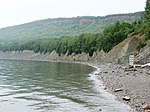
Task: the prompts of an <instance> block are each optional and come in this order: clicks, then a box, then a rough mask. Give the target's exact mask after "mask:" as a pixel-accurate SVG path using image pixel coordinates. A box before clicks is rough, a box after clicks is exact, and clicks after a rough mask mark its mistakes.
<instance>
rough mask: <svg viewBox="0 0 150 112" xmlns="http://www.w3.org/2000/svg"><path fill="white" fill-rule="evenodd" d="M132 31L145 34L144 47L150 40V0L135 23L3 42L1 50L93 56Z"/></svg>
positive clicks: (0, 46) (119, 23)
mask: <svg viewBox="0 0 150 112" xmlns="http://www.w3.org/2000/svg"><path fill="white" fill-rule="evenodd" d="M131 33H134V34H139V33H140V34H145V39H144V40H143V41H142V42H141V43H140V44H141V46H142V47H143V46H145V45H146V44H147V42H148V40H150V0H147V2H146V7H145V12H144V14H143V16H142V18H141V20H139V21H135V22H133V23H128V22H119V21H118V22H116V23H115V24H113V25H110V26H108V27H107V28H105V29H104V31H103V32H102V33H97V34H92V33H82V34H80V35H79V36H62V37H60V38H51V39H36V40H32V41H24V42H22V41H20V42H11V43H3V44H0V50H1V51H23V50H33V51H34V52H35V53H38V52H40V53H51V52H52V51H54V50H55V51H56V52H57V53H58V54H59V55H61V54H66V53H67V55H71V54H72V53H75V54H80V53H82V52H85V53H89V55H90V56H92V55H93V52H95V51H97V50H99V51H100V50H104V51H105V52H109V51H110V50H111V49H112V48H113V47H114V46H116V45H117V44H119V43H120V42H122V41H123V40H124V39H126V38H127V37H128V35H129V34H131Z"/></svg>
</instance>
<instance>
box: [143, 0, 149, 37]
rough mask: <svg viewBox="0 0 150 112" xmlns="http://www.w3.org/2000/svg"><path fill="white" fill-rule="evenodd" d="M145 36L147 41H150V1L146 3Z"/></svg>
mask: <svg viewBox="0 0 150 112" xmlns="http://www.w3.org/2000/svg"><path fill="white" fill-rule="evenodd" d="M144 23H145V34H146V40H148V39H150V0H147V1H146V7H145V12H144Z"/></svg>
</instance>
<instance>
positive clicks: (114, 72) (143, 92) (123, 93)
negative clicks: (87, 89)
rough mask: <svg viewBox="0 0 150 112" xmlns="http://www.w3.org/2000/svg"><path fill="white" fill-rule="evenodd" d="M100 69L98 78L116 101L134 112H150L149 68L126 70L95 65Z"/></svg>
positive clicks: (124, 67) (119, 67)
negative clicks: (126, 105) (128, 106)
mask: <svg viewBox="0 0 150 112" xmlns="http://www.w3.org/2000/svg"><path fill="white" fill-rule="evenodd" d="M96 66H97V67H99V68H100V69H101V72H100V73H99V74H96V75H97V76H98V78H99V79H100V80H101V81H103V85H104V86H105V88H106V89H107V90H108V91H109V92H111V93H112V94H114V95H116V96H117V98H118V100H119V101H121V102H124V103H126V104H128V105H130V106H131V108H133V109H134V111H135V112H150V110H147V109H144V108H145V107H146V106H149V105H150V75H149V74H148V73H147V72H149V70H150V68H135V69H134V68H128V67H127V66H123V65H118V64H111V63H107V64H100V63H97V65H96Z"/></svg>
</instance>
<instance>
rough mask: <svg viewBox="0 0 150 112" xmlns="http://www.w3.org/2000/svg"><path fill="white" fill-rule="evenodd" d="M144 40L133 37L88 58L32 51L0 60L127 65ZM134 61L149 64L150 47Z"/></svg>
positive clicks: (5, 55)
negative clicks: (138, 44) (93, 62)
mask: <svg viewBox="0 0 150 112" xmlns="http://www.w3.org/2000/svg"><path fill="white" fill-rule="evenodd" d="M143 38H144V36H143V35H134V36H131V37H129V38H127V39H126V40H124V41H123V42H121V43H120V44H118V45H117V46H115V47H114V48H113V49H112V50H111V51H110V52H108V53H105V52H104V51H103V50H101V51H96V52H94V53H93V56H92V57H90V56H89V55H88V54H86V53H81V54H72V55H69V56H68V55H67V53H66V54H64V55H61V56H59V55H58V54H57V53H56V51H52V52H51V53H46V54H41V53H34V52H33V51H28V50H24V51H16V52H15V51H10V52H0V59H21V60H43V61H44V60H53V61H98V62H114V63H123V64H127V63H128V57H129V55H130V54H131V53H132V52H137V50H136V46H137V43H138V42H139V41H141V40H142V39H143ZM136 61H142V62H143V63H145V62H150V47H148V46H146V47H145V48H143V49H142V50H141V51H140V53H139V54H138V55H137V56H136Z"/></svg>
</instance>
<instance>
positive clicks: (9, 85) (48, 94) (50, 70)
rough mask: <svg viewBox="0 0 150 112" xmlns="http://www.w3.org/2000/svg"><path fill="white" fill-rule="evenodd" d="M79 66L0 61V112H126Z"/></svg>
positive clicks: (126, 110)
mask: <svg viewBox="0 0 150 112" xmlns="http://www.w3.org/2000/svg"><path fill="white" fill-rule="evenodd" d="M95 70H96V69H95V68H93V67H90V66H87V65H83V64H74V63H60V62H57V63H56V62H55V63H54V62H38V61H16V60H0V112H99V111H102V112H129V108H128V107H127V106H126V105H124V104H121V103H120V102H118V101H116V100H115V97H114V96H113V95H111V94H109V93H108V92H106V91H105V90H103V86H102V85H101V84H100V82H99V81H98V80H97V79H96V78H95V76H94V75H93V74H92V72H93V71H95Z"/></svg>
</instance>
